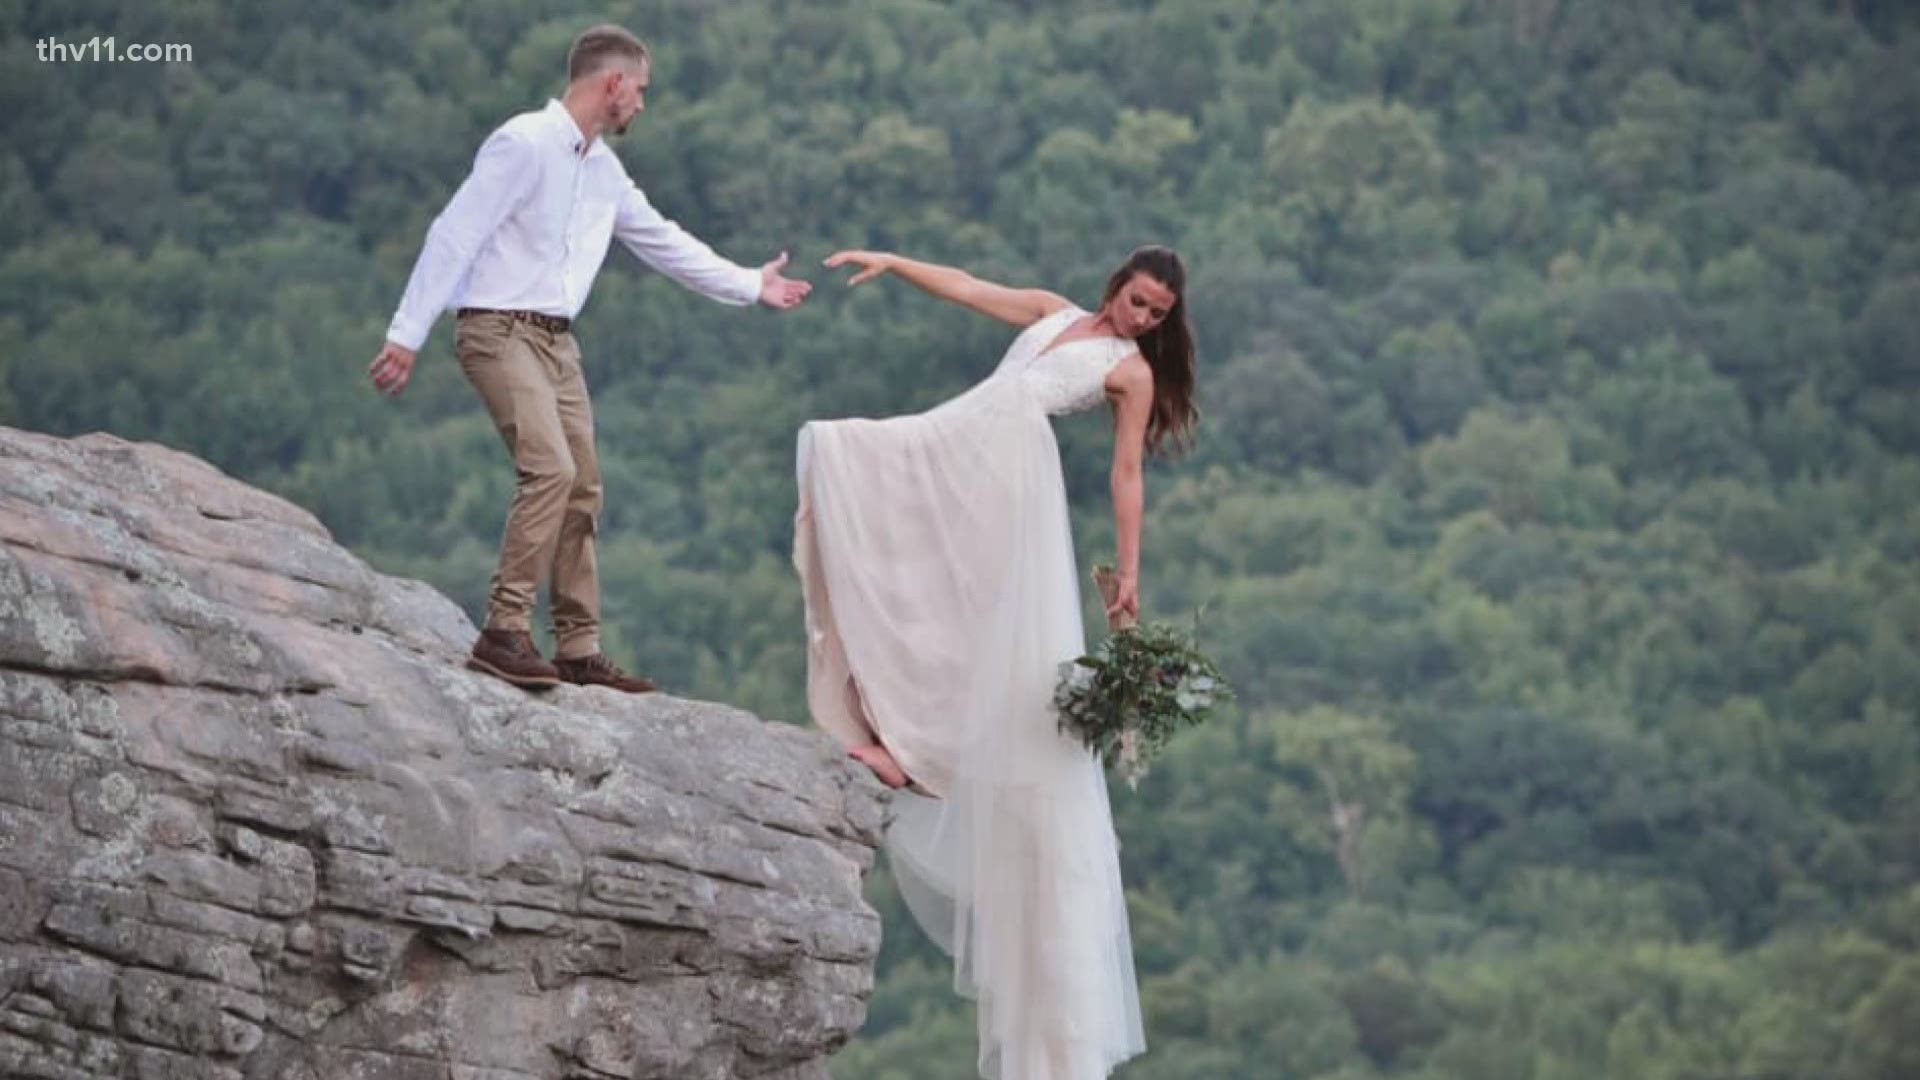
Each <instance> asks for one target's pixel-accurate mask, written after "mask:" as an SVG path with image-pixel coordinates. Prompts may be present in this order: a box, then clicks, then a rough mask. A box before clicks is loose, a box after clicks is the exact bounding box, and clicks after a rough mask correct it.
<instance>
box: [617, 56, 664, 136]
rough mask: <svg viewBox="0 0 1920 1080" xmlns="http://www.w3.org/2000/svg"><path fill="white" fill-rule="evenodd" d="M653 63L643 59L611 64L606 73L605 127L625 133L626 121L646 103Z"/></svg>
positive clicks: (621, 133) (636, 113)
mask: <svg viewBox="0 0 1920 1080" xmlns="http://www.w3.org/2000/svg"><path fill="white" fill-rule="evenodd" d="M652 67H653V65H651V64H649V63H647V62H646V61H644V60H640V61H628V62H625V63H621V64H618V65H616V66H615V67H614V69H613V72H612V74H610V75H608V76H607V78H608V87H607V130H609V131H611V132H613V133H614V134H615V135H625V134H626V133H627V125H629V124H631V123H633V118H634V117H636V116H639V115H640V113H641V111H642V110H644V109H645V108H646V107H647V86H648V84H649V82H650V81H651V80H652V78H653V71H652Z"/></svg>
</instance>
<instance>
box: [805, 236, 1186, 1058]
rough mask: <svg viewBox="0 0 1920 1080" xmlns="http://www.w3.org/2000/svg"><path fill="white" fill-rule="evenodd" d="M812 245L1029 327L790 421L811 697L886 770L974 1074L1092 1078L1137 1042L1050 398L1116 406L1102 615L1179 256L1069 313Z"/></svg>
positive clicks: (905, 860) (869, 762) (1138, 502)
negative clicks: (1063, 714)
mask: <svg viewBox="0 0 1920 1080" xmlns="http://www.w3.org/2000/svg"><path fill="white" fill-rule="evenodd" d="M827 265H828V266H829V267H836V268H837V267H841V266H848V265H851V266H855V267H858V272H857V273H856V274H855V275H854V276H853V278H852V280H851V282H850V284H853V285H860V284H863V283H865V282H867V281H871V280H873V279H874V278H877V277H880V276H881V275H883V274H893V275H895V276H897V277H900V278H902V279H904V280H905V281H907V282H908V283H910V284H913V285H916V286H918V287H919V288H921V289H924V290H925V291H927V292H929V293H932V294H933V295H934V296H937V297H939V298H941V299H943V300H950V301H952V302H954V303H957V304H961V305H963V306H965V307H969V308H972V309H973V310H975V311H978V312H980V313H982V314H984V315H990V316H993V317H994V318H997V319H1000V320H1002V321H1004V322H1007V323H1011V324H1013V325H1015V326H1019V327H1023V328H1024V330H1023V332H1022V333H1021V334H1020V335H1019V336H1018V337H1017V338H1015V339H1014V342H1013V344H1012V346H1011V347H1010V348H1009V349H1008V350H1007V353H1006V355H1005V356H1004V357H1003V358H1002V359H1001V361H1000V363H999V365H998V366H997V367H996V368H995V369H994V372H993V374H992V375H991V376H989V377H988V378H987V379H986V380H984V381H983V382H981V383H979V384H978V385H976V386H974V387H973V388H972V389H971V390H968V391H967V392H965V393H963V394H961V395H960V396H958V397H956V398H953V399H951V400H949V401H947V402H945V403H943V404H941V405H939V406H937V407H935V408H933V409H931V410H929V411H928V412H925V413H920V414H917V415H913V416H901V417H894V418H892V419H888V420H877V421H876V420H864V419H853V420H835V421H816V422H814V423H810V424H808V425H806V426H805V427H804V428H802V429H801V432H800V439H799V452H798V463H797V473H798V480H799V486H800V508H799V512H798V513H797V515H796V517H795V529H794V532H795V538H794V563H795V566H796V567H797V568H798V570H799V572H800V578H801V583H802V586H803V589H804V593H805V597H806V614H807V635H808V656H807V661H808V663H807V695H808V704H809V707H810V708H811V710H812V713H813V716H814V720H815V722H817V723H818V724H819V725H820V726H821V727H823V728H825V729H826V730H827V731H828V732H830V733H832V734H833V735H834V736H835V737H836V738H838V739H839V740H840V741H841V742H842V743H843V744H845V745H846V746H847V747H848V750H849V753H851V754H852V755H853V756H854V757H856V758H858V759H859V760H860V761H861V762H863V763H864V764H865V765H866V766H867V767H868V768H870V769H872V770H873V772H874V774H875V775H876V776H877V777H879V778H880V780H881V781H882V782H883V783H885V784H887V785H888V786H889V787H894V788H901V789H904V790H903V791H902V792H901V793H900V794H899V795H897V796H896V799H895V810H896V814H895V819H894V822H893V824H892V826H891V827H890V828H889V830H888V834H887V848H888V852H889V855H890V858H891V861H892V865H893V868H894V873H895V877H896V878H897V879H898V880H899V882H900V888H901V892H902V894H903V895H904V896H905V898H906V900H907V903H908V905H909V907H911V908H912V910H913V913H914V917H915V918H916V920H917V921H919V922H920V924H921V925H922V926H923V927H925V928H926V930H927V932H928V933H929V934H930V935H931V936H932V937H933V938H934V939H935V940H936V941H937V942H939V943H940V944H941V946H942V947H943V948H945V949H947V950H948V951H949V952H951V953H952V954H953V957H954V961H955V966H956V973H955V985H956V987H957V989H959V990H960V991H961V992H962V993H964V994H967V995H968V996H971V997H974V998H976V999H977V1000H978V1003H979V1030H980V1071H981V1075H982V1076H985V1077H989V1078H992V1080H1088V1078H1096V1077H1104V1076H1106V1075H1107V1074H1108V1072H1109V1071H1110V1070H1111V1069H1112V1068H1113V1066H1114V1065H1116V1064H1118V1063H1119V1062H1121V1061H1124V1060H1126V1059H1127V1058H1129V1057H1132V1056H1133V1055H1135V1054H1138V1053H1139V1052H1141V1051H1142V1050H1143V1049H1145V1041H1144V1038H1143V1036H1142V1033H1141V1026H1140V1007H1139V999H1138V994H1137V991H1136V989H1135V985H1134V975H1133V955H1132V944H1131V940H1130V937H1129V935H1128V931H1127V913H1126V902H1125V897H1124V895H1123V893H1122V891H1121V885H1120V867H1119V859H1118V850H1117V843H1116V841H1115V838H1114V834H1113V823H1112V816H1111V813H1110V811H1109V809H1108V806H1107V791H1106V778H1105V775H1104V773H1103V772H1102V770H1101V767H1100V763H1099V761H1098V760H1097V759H1096V758H1095V757H1094V756H1093V755H1092V754H1091V753H1090V752H1089V751H1088V750H1087V749H1086V748H1085V747H1084V746H1082V745H1080V744H1079V743H1078V742H1076V741H1074V740H1072V739H1070V738H1068V737H1066V736H1063V735H1061V734H1060V732H1059V730H1058V726H1057V721H1056V717H1055V715H1054V713H1053V709H1052V693H1053V686H1054V682H1055V680H1056V679H1057V678H1058V675H1059V668H1060V665H1061V664H1062V663H1063V662H1065V661H1068V660H1071V659H1072V658H1074V657H1076V656H1078V655H1080V654H1081V653H1082V652H1083V651H1084V646H1085V642H1084V639H1083V636H1082V628H1081V623H1080V594H1079V584H1078V582H1079V575H1078V573H1077V572H1076V570H1075V566H1074V554H1073V540H1072V536H1071V533H1070V531H1069V525H1068V515H1067V500H1066V487H1065V484H1064V483H1063V481H1062V479H1061V474H1060V457H1059V450H1058V447H1057V446H1056V445H1055V442H1054V436H1053V428H1052V426H1051V424H1050V422H1049V417H1050V416H1052V415H1055V414H1061V413H1067V412H1073V411H1077V410H1080V409H1086V408H1091V407H1093V406H1096V405H1098V404H1100V403H1101V402H1102V401H1103V400H1104V401H1107V402H1109V403H1110V404H1111V405H1112V408H1113V416H1114V451H1113V476H1112V486H1113V501H1114V520H1115V524H1116V526H1117V530H1116V531H1117V534H1118V538H1119V545H1118V546H1119V551H1118V563H1119V566H1118V570H1119V590H1118V593H1117V595H1116V596H1115V597H1114V599H1113V602H1112V604H1111V605H1110V607H1109V612H1108V613H1109V615H1116V616H1117V615H1119V614H1122V613H1125V614H1128V615H1133V614H1137V612H1138V609H1139V603H1140V599H1139V597H1140V518H1141V513H1142V508H1143V502H1144V497H1143V489H1142V482H1141V467H1142V463H1143V460H1144V458H1145V457H1146V456H1147V455H1148V454H1149V453H1151V452H1155V451H1158V450H1160V449H1162V448H1165V447H1169V446H1177V445H1179V444H1181V443H1182V442H1183V441H1184V439H1185V437H1186V435H1187V433H1188V431H1189V430H1190V428H1191V427H1192V425H1193V422H1194V419H1195V410H1194V407H1193V339H1192V335H1191V333H1190V332H1189V330H1188V327H1187V322H1186V304H1185V297H1184V290H1185V288H1186V271H1185V268H1184V266H1183V265H1182V264H1181V262H1180V259H1179V257H1178V256H1177V255H1175V254H1174V253H1173V252H1172V251H1170V250H1168V249H1166V248H1161V247H1145V248H1141V249H1140V250H1138V251H1135V252H1134V253H1133V255H1132V256H1131V257H1130V258H1128V260H1127V261H1126V263H1125V264H1124V265H1122V266H1121V267H1120V268H1119V269H1118V270H1116V271H1115V272H1114V273H1113V275H1112V277H1111V278H1110V279H1109V280H1108V282H1107V288H1106V293H1105V296H1104V297H1103V298H1102V300H1101V304H1100V307H1099V309H1098V310H1097V311H1091V312H1090V311H1084V310H1082V309H1080V308H1078V307H1075V306H1074V305H1072V304H1070V303H1068V302H1067V301H1066V300H1065V299H1063V298H1061V297H1060V296H1057V295H1055V294H1053V293H1051V292H1047V291H1045V290H1041V289H1015V288H1008V287H1006V286H1002V285H996V284H993V283H991V282H987V281H982V280H980V279H978V278H975V277H973V276H972V275H970V274H968V273H966V272H964V271H961V270H958V269H954V268H951V267H945V266H936V265H932V264H929V263H923V262H916V261H914V260H911V259H907V258H903V257H901V256H898V255H893V254H886V253H878V252H868V251H843V252H840V253H838V254H835V255H834V256H832V257H831V258H829V259H828V260H827Z"/></svg>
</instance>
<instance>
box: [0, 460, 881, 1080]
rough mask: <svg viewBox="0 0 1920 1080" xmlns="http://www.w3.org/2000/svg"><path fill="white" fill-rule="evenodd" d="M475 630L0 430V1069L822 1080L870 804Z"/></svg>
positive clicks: (806, 743)
mask: <svg viewBox="0 0 1920 1080" xmlns="http://www.w3.org/2000/svg"><path fill="white" fill-rule="evenodd" d="M472 634H473V628H472V626H471V624H470V623H469V621H468V619H467V618H466V616H465V615H464V614H463V613H462V612H461V611H460V610H459V609H458V608H457V607H456V606H455V605H454V604H452V603H451V602H450V601H448V600H447V599H446V598H445V597H443V596H441V595H439V594H437V593H435V592H433V591H432V590H430V589H428V588H426V587H425V586H423V585H421V584H419V583H417V582H410V581H403V580H399V579H395V578H391V577H386V576H383V575H381V574H379V573H376V572H374V571H373V570H371V569H370V568H369V567H368V566H367V565H366V564H365V563H363V562H361V561H360V560H359V559H357V558H355V557H354V556H353V555H352V554H350V553H348V552H347V551H346V550H344V549H343V548H341V547H340V546H338V545H337V544H335V543H334V542H333V541H332V539H331V538H330V537H329V536H328V534H327V532H326V530H325V529H324V528H323V527H322V526H321V525H320V523H319V522H318V521H317V520H315V519H314V518H313V516H312V515H310V514H308V513H306V512H305V511H303V510H301V509H299V508H298V507H296V506H293V505H291V504H290V503H288V502H286V501H284V500H281V499H279V498H276V497H274V496H272V495H269V494H266V493H264V492H261V491H258V490H255V489H252V488H249V487H247V486H245V485H243V484H240V483H238V482H236V481H234V480H232V479H230V478H228V477H226V476H224V475H222V474H221V473H220V472H218V471H217V470H215V469H213V468H212V467H210V466H208V465H207V464H205V463H203V462H201V461H198V460H196V459H194V458H191V457H188V456H186V455H183V454H180V453H177V452H174V451H171V450H167V449H165V448H162V447H156V446H151V445H136V444H131V443H127V442H124V441H121V440H118V439H114V438H110V437H105V436H89V437H86V438H81V439H75V440H63V439H55V438H49V437H45V436H40V435H34V434H28V433H24V432H19V431H13V430H9V429H5V428H0V1075H4V1076H7V1077H46V1078H61V1080H64V1078H69V1077H73V1078H78V1077H125V1078H138V1080H239V1078H243V1077H244V1078H249V1080H253V1078H261V1080H536V1078H537V1080H548V1078H561V1077H567V1078H589V1077H591V1078H605V1077H672V1078H676V1080H678V1078H709V1077H711V1078H720V1077H726V1078H733V1077H769V1078H778V1080H802V1078H810V1080H811V1078H820V1080H824V1078H825V1077H826V1076H827V1069H826V1058H827V1055H828V1054H830V1053H831V1052H832V1051H833V1050H835V1049H836V1048H838V1047H839V1046H840V1045H841V1044H843V1043H844V1042H845V1040H846V1039H847V1037H848V1036H849V1035H850V1034H851V1033H852V1032H853V1031H855V1030H856V1029H857V1028H858V1027H859V1026H860V1024H861V1022H862V1020H863V1019H864V1015H865V1008H866V999H867V995H868V993H869V991H870V989H871V987H872V972H873V961H874V957H875V954H876V952H877V951H878V948H879V943H880V927H879V923H878V921H877V919H876V918H875V916H874V913H873V912H872V911H871V910H870V909H869V908H868V907H867V906H866V904H865V903H864V902H863V901H862V899H861V892H860V889H861V882H862V878H863V875H864V874H865V872H866V871H867V869H868V868H869V867H870V866H871V865H872V861H873V852H874V846H875V844H876V842H877V839H878V831H879V829H880V826H881V820H882V814H883V805H882V802H881V801H880V796H879V794H878V789H877V788H876V787H875V786H874V785H873V784H872V783H871V781H870V780H867V779H865V778H863V777H861V776H859V775H858V774H857V772H856V770H854V769H853V768H852V767H851V766H850V765H849V764H848V763H847V762H846V761H845V760H844V759H843V758H842V756H841V755H839V754H838V753H836V752H834V751H833V750H832V749H831V748H830V747H829V746H828V744H827V743H826V742H825V740H824V739H822V738H821V737H820V736H818V735H817V734H814V733H812V732H807V731H802V730H799V729H796V728H792V727H789V726H786V725H780V724H770V723H765V722H762V721H760V720H758V719H756V718H755V717H753V716H750V715H748V714H746V713H743V712H740V711H738V710H735V709H730V708H727V707H725V706H721V705H713V704H705V703H699V702H693V701H685V700H679V699H675V698H672V697H667V696H650V697H646V698H637V699H636V698H628V697H622V696H619V695H616V694H614V693H613V692H611V691H606V690H600V689H591V690H583V689H575V688H563V689H561V690H557V691H554V692H552V693H550V694H547V695H544V696H539V697H535V696H531V695H528V694H524V693H521V692H519V691H517V690H514V689H512V688H511V687H507V686H505V685H502V684H500V683H498V682H495V681H492V680H489V679H485V678H482V677H480V676H477V675H473V674H471V673H469V672H466V671H464V670H462V669H461V667H460V659H461V657H462V656H463V655H464V653H465V650H466V648H467V647H468V645H469V644H470V643H471V640H472Z"/></svg>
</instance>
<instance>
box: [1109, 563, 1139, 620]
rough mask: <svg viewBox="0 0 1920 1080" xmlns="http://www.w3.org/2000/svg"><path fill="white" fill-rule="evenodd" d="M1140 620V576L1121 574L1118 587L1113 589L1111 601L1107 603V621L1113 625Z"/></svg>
mask: <svg viewBox="0 0 1920 1080" xmlns="http://www.w3.org/2000/svg"><path fill="white" fill-rule="evenodd" d="M1123 620H1124V622H1125V624H1126V625H1132V624H1133V623H1136V622H1139V621H1140V576H1139V575H1138V574H1122V575H1120V578H1119V581H1118V587H1117V588H1115V589H1114V593H1113V601H1112V602H1111V603H1109V604H1108V605H1107V621H1108V622H1109V623H1110V624H1113V625H1115V626H1118V625H1121V623H1122V621H1123Z"/></svg>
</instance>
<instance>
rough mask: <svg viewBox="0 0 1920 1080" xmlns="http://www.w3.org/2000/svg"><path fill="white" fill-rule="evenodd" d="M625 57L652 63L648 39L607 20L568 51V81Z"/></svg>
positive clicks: (594, 71)
mask: <svg viewBox="0 0 1920 1080" xmlns="http://www.w3.org/2000/svg"><path fill="white" fill-rule="evenodd" d="M623 60H631V61H633V62H635V63H640V64H644V63H647V62H648V57H647V45H646V42H643V41H641V40H640V39H639V38H637V37H634V36H633V34H632V33H630V32H629V31H627V30H625V29H623V28H621V27H618V26H614V25H612V24H610V23H603V24H601V25H599V26H595V27H593V28H591V29H589V30H587V31H586V32H585V33H583V34H581V35H580V36H579V37H577V38H575V39H574V40H573V48H572V49H570V50H568V51H567V81H568V82H575V81H577V80H579V79H584V78H586V77H587V76H589V75H597V74H599V73H600V71H601V70H602V69H604V68H606V67H609V66H611V65H613V64H616V63H619V62H621V61H623Z"/></svg>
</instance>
